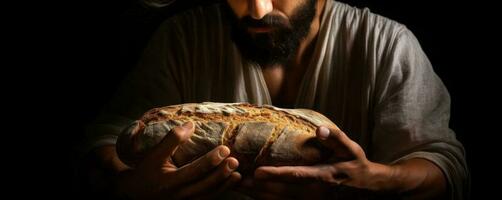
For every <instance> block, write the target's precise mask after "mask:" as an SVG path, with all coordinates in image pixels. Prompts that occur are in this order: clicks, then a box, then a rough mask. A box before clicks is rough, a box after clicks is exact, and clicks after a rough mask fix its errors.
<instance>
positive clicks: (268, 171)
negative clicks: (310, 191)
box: [254, 165, 338, 184]
mask: <svg viewBox="0 0 502 200" xmlns="http://www.w3.org/2000/svg"><path fill="white" fill-rule="evenodd" d="M336 174H337V170H336V169H335V168H334V167H333V166H331V165H316V166H283V167H272V166H264V167H259V168H258V169H256V170H255V174H254V177H255V178H256V179H257V180H280V181H286V182H297V183H298V182H312V181H321V182H324V183H328V184H337V183H338V182H337V180H335V178H334V177H336Z"/></svg>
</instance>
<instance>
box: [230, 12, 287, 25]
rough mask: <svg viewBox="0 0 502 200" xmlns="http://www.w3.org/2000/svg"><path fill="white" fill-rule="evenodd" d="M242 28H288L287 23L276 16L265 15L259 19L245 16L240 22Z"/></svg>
mask: <svg viewBox="0 0 502 200" xmlns="http://www.w3.org/2000/svg"><path fill="white" fill-rule="evenodd" d="M240 24H241V25H243V26H244V27H257V28H260V27H287V28H290V27H291V24H290V23H289V21H288V20H287V19H285V18H283V17H281V16H277V15H265V16H264V17H263V18H261V19H253V18H252V17H251V16H245V17H243V18H242V19H241V20H240Z"/></svg>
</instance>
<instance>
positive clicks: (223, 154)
mask: <svg viewBox="0 0 502 200" xmlns="http://www.w3.org/2000/svg"><path fill="white" fill-rule="evenodd" d="M218 154H219V156H220V158H226V157H227V156H228V155H229V154H230V151H229V150H228V148H226V147H225V148H220V151H218Z"/></svg>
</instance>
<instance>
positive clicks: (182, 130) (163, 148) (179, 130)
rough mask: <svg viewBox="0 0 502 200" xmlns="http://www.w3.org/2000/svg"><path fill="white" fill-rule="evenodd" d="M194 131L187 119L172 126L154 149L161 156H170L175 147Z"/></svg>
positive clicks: (191, 123) (192, 125)
mask: <svg viewBox="0 0 502 200" xmlns="http://www.w3.org/2000/svg"><path fill="white" fill-rule="evenodd" d="M193 132H194V124H193V122H191V121H189V122H186V123H184V124H183V125H181V126H177V127H174V128H172V129H171V130H170V131H169V133H168V134H167V135H166V136H165V137H164V139H162V141H161V142H160V143H159V146H158V148H157V149H156V150H155V151H156V153H158V155H160V156H163V157H169V156H171V155H172V154H173V153H174V152H175V151H176V148H178V146H179V145H180V144H182V143H184V142H185V141H187V140H188V139H189V138H190V136H191V135H192V134H193Z"/></svg>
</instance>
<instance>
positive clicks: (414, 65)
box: [370, 27, 470, 199]
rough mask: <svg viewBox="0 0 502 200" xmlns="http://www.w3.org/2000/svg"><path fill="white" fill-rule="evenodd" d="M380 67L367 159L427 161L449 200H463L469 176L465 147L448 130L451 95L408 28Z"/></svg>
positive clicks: (397, 39) (379, 160)
mask: <svg viewBox="0 0 502 200" xmlns="http://www.w3.org/2000/svg"><path fill="white" fill-rule="evenodd" d="M382 63H383V65H382V67H381V68H380V69H379V71H378V72H377V78H376V83H375V84H376V88H377V89H376V92H375V99H376V100H375V105H374V108H375V109H374V115H375V116H374V119H375V120H374V129H373V132H372V137H371V140H372V147H371V152H372V154H371V158H370V159H372V160H375V161H377V162H382V163H388V164H391V163H396V162H399V161H403V160H408V159H412V158H422V159H427V160H429V161H431V162H432V163H434V164H435V165H437V166H438V167H439V168H440V169H441V170H442V172H443V174H444V175H445V177H446V179H447V181H448V187H449V192H450V198H451V199H464V198H467V196H468V194H467V193H468V192H469V191H468V190H469V184H470V180H469V174H468V169H467V165H466V161H465V152H464V148H463V146H462V145H461V143H459V142H458V141H457V140H456V138H455V133H454V132H453V131H452V130H451V129H450V128H449V119H450V96H449V93H448V91H447V89H446V87H445V86H444V84H443V83H442V81H441V80H440V79H439V77H438V76H437V75H436V74H435V72H434V71H433V68H432V65H431V63H430V62H429V60H428V58H427V56H426V55H425V53H424V52H423V51H422V49H421V47H420V44H419V42H418V41H417V39H416V38H415V36H414V35H413V34H412V33H411V32H410V31H409V30H408V29H406V28H405V27H403V28H402V30H400V31H399V32H398V34H397V36H396V38H395V39H394V41H393V44H392V45H391V49H390V51H388V52H387V53H386V55H385V56H384V59H383V60H382Z"/></svg>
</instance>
